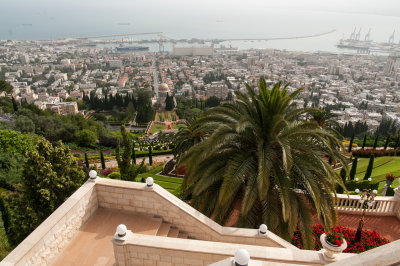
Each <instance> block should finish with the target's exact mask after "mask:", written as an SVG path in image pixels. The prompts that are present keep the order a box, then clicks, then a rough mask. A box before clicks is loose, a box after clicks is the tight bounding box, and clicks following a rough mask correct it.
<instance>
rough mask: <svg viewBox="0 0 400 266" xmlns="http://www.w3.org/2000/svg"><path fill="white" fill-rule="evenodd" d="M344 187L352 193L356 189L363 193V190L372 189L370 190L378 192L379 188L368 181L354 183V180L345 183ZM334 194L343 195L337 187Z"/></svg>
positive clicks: (376, 184)
mask: <svg viewBox="0 0 400 266" xmlns="http://www.w3.org/2000/svg"><path fill="white" fill-rule="evenodd" d="M345 185H346V188H347V190H348V191H354V190H356V188H358V189H359V190H360V191H363V190H364V189H372V190H374V189H376V190H378V187H379V183H371V182H369V181H368V180H365V181H359V182H357V181H354V180H352V181H347V182H346V183H345ZM336 192H337V193H343V189H342V187H340V186H339V187H338V188H337V190H336Z"/></svg>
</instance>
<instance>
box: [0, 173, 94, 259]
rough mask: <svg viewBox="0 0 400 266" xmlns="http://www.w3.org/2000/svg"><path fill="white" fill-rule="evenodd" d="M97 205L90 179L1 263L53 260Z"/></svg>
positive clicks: (92, 183)
mask: <svg viewBox="0 0 400 266" xmlns="http://www.w3.org/2000/svg"><path fill="white" fill-rule="evenodd" d="M97 207H98V204H97V195H96V188H95V182H91V181H87V182H86V183H85V184H83V185H82V186H81V187H80V188H79V189H78V190H77V191H76V192H75V193H74V194H72V195H71V197H69V198H68V200H67V201H65V202H64V203H63V204H62V205H61V206H60V207H59V208H58V209H57V210H55V211H54V212H53V213H52V214H51V215H50V216H49V217H48V218H47V219H46V220H45V221H44V222H43V223H41V224H40V225H39V227H38V228H36V230H35V231H33V232H32V233H31V234H30V235H29V236H28V237H27V238H25V240H24V241H22V242H21V243H20V244H19V245H18V246H17V247H16V248H15V249H14V250H13V251H12V252H11V253H10V254H8V256H7V257H6V258H4V259H3V260H2V261H1V262H0V265H1V266H11V265H21V266H27V265H49V264H51V262H52V261H53V260H54V258H55V257H56V256H57V255H58V254H60V252H62V250H63V248H64V247H65V246H66V245H67V244H68V243H69V241H70V240H71V239H72V238H73V237H74V236H75V234H76V233H77V232H78V230H79V229H80V228H81V226H82V225H83V224H84V223H85V222H86V221H87V220H88V219H89V218H90V216H91V215H92V214H93V213H94V212H95V211H96V209H97Z"/></svg>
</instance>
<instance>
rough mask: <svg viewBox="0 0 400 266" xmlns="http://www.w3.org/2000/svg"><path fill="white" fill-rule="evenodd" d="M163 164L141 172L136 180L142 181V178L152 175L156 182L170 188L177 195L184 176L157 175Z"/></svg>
mask: <svg viewBox="0 0 400 266" xmlns="http://www.w3.org/2000/svg"><path fill="white" fill-rule="evenodd" d="M162 168H163V166H162V165H161V166H159V167H156V168H154V169H153V170H151V171H149V172H147V173H144V174H139V175H138V176H137V178H136V180H135V181H136V182H141V181H142V178H144V179H146V178H147V177H152V178H153V179H154V182H155V183H156V184H158V185H160V186H162V187H163V188H165V189H166V190H168V191H169V192H171V193H172V194H174V195H176V194H177V193H178V192H179V190H180V188H181V186H182V182H183V179H182V178H175V177H169V176H161V175H157V173H159V172H160V171H161V170H162Z"/></svg>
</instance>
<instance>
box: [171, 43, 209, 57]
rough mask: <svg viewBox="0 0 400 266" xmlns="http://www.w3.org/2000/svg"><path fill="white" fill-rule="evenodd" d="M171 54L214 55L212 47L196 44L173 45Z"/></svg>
mask: <svg viewBox="0 0 400 266" xmlns="http://www.w3.org/2000/svg"><path fill="white" fill-rule="evenodd" d="M172 55H175V56H186V55H191V56H198V55H206V56H207V55H214V47H213V46H211V47H207V46H205V47H196V46H191V47H175V45H174V46H173V48H172Z"/></svg>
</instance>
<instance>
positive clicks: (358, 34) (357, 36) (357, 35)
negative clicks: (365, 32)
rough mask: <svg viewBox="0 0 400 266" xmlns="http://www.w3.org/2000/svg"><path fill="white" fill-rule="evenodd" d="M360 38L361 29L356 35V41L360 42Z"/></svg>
mask: <svg viewBox="0 0 400 266" xmlns="http://www.w3.org/2000/svg"><path fill="white" fill-rule="evenodd" d="M360 36H361V28H360V29H359V30H358V33H357V34H356V38H355V39H356V41H359V40H360Z"/></svg>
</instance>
